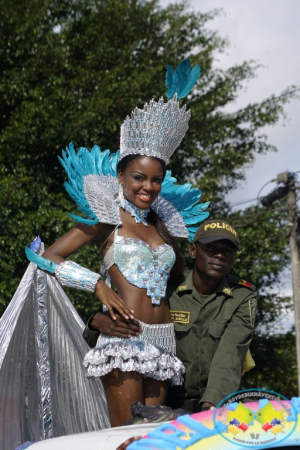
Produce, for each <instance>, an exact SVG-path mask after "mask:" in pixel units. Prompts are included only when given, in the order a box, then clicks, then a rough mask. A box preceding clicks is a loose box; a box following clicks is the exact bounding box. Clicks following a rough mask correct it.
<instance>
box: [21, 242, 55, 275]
mask: <svg viewBox="0 0 300 450" xmlns="http://www.w3.org/2000/svg"><path fill="white" fill-rule="evenodd" d="M25 254H26V256H27V259H28V260H29V261H30V262H33V263H35V264H36V265H37V266H38V268H39V269H41V270H46V271H47V272H50V273H55V268H56V266H57V264H56V263H55V262H53V261H50V259H46V258H43V257H42V256H40V255H38V254H37V253H35V252H34V251H33V250H31V249H30V248H29V247H25Z"/></svg>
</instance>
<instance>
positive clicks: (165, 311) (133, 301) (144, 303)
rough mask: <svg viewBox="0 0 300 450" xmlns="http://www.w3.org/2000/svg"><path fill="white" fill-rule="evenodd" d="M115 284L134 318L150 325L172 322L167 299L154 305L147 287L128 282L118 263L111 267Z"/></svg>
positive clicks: (111, 274) (110, 270)
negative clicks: (143, 287)
mask: <svg viewBox="0 0 300 450" xmlns="http://www.w3.org/2000/svg"><path fill="white" fill-rule="evenodd" d="M109 273H110V276H111V279H112V281H113V284H114V285H115V286H116V288H117V291H118V295H119V296H120V297H121V299H122V300H124V302H125V303H126V304H127V305H128V306H129V307H130V308H131V309H133V311H134V314H133V315H134V318H135V319H137V320H141V321H142V322H145V323H148V324H150V325H153V324H159V323H170V322H171V315H170V311H169V306H168V302H167V299H166V298H164V299H161V303H160V305H153V304H152V302H151V298H150V297H148V296H147V291H146V289H141V288H138V287H136V286H133V285H132V284H130V283H128V281H126V279H125V278H124V277H123V275H122V274H121V273H120V271H119V269H118V268H117V266H116V265H113V266H112V267H111V268H110V269H109Z"/></svg>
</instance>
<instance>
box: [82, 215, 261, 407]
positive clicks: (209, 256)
mask: <svg viewBox="0 0 300 450" xmlns="http://www.w3.org/2000/svg"><path fill="white" fill-rule="evenodd" d="M237 250H239V238H238V234H237V232H236V230H235V229H234V228H233V227H232V226H231V225H229V224H228V223H227V222H225V221H224V220H221V219H217V220H210V221H206V222H204V223H203V224H202V225H201V226H200V227H199V228H198V230H197V231H196V233H195V237H194V240H193V242H192V243H191V244H190V247H189V255H190V257H191V258H192V259H193V260H194V267H193V270H192V271H190V272H188V273H186V276H185V278H184V280H182V282H181V283H180V284H179V285H177V286H169V287H168V292H167V295H168V298H169V306H170V310H171V317H172V321H173V322H174V324H175V333H176V343H177V356H178V357H179V358H180V359H181V360H182V362H183V363H184V365H185V367H186V374H185V381H184V384H183V385H182V386H173V387H170V389H169V393H168V397H167V402H166V403H167V405H168V406H172V407H173V408H174V409H175V408H178V407H183V408H184V409H187V410H188V411H190V412H197V411H201V410H205V409H209V408H211V407H215V406H216V405H217V404H218V403H219V402H220V401H221V400H222V398H224V397H226V396H227V395H229V394H231V393H232V392H235V391H237V390H238V388H239V385H240V381H241V375H242V373H243V370H248V369H249V368H251V363H252V362H253V360H252V361H251V355H250V354H249V353H247V351H248V349H249V345H250V343H251V339H252V333H253V328H254V320H255V313H256V306H257V301H256V291H255V288H254V286H253V285H252V284H251V283H249V282H247V281H245V280H241V279H239V278H237V277H233V276H230V275H229V272H230V270H231V268H232V266H233V263H234V260H235V256H236V251H237ZM98 330H101V332H102V333H105V334H112V335H119V336H120V337H128V336H130V335H133V334H138V333H139V331H140V328H139V323H138V322H135V321H127V322H126V321H123V320H122V319H121V318H119V319H118V320H117V321H112V320H111V319H110V318H109V317H106V319H105V318H104V317H103V316H102V314H101V313H97V314H96V315H95V316H93V317H92V318H91V319H90V321H89V323H88V326H87V328H86V329H85V331H84V337H85V339H86V340H87V342H88V343H89V345H91V346H94V345H95V344H96V339H97V336H98V334H99V331H98ZM246 355H247V358H246ZM245 358H246V361H245ZM245 362H246V364H248V365H249V367H245ZM252 367H253V365H252Z"/></svg>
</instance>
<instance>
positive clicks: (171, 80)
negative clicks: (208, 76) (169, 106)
mask: <svg viewBox="0 0 300 450" xmlns="http://www.w3.org/2000/svg"><path fill="white" fill-rule="evenodd" d="M200 71H201V69H200V66H199V64H197V65H196V66H195V67H193V69H191V64H190V60H189V58H187V59H185V60H184V61H181V63H180V64H179V65H178V66H177V68H176V70H175V71H174V69H173V68H172V67H171V66H167V74H166V86H167V88H168V90H167V97H168V98H169V99H171V98H173V97H174V95H175V94H177V97H178V100H179V99H180V98H184V97H186V96H187V95H188V93H189V92H190V91H191V89H192V87H193V86H194V84H195V83H196V81H197V79H198V77H199V75H200Z"/></svg>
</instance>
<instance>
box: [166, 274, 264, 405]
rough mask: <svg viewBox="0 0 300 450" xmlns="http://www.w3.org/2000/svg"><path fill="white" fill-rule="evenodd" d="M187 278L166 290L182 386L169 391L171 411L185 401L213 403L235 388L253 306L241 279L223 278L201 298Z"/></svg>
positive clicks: (252, 295)
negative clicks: (183, 368) (182, 374)
mask: <svg viewBox="0 0 300 450" xmlns="http://www.w3.org/2000/svg"><path fill="white" fill-rule="evenodd" d="M192 275H193V272H192V271H191V272H190V273H188V274H187V275H186V278H185V280H184V281H183V282H182V283H181V284H180V285H179V286H177V288H175V289H174V288H173V289H172V288H171V289H170V290H169V292H168V297H169V305H170V310H171V315H172V321H173V322H174V324H175V332H176V343H177V356H178V357H179V358H180V359H181V360H182V362H183V363H184V365H185V366H186V374H185V382H184V385H183V386H174V387H171V388H170V390H169V394H168V401H167V404H168V405H169V406H172V407H174V408H175V407H180V406H185V407H188V408H190V406H189V404H188V402H186V404H185V405H183V403H184V400H186V399H193V402H194V403H196V404H197V405H198V404H199V402H200V403H203V402H209V403H212V404H213V405H217V404H218V403H219V402H220V401H221V400H222V398H224V397H226V396H227V395H229V394H230V393H232V392H235V391H237V390H238V388H239V384H240V380H241V375H242V369H243V362H244V359H245V356H246V353H247V350H248V348H249V345H250V342H251V339H252V332H253V328H254V320H255V313H256V306H257V301H256V291H255V288H254V286H253V285H251V284H250V283H248V282H246V281H244V280H240V279H239V278H237V277H233V276H228V277H226V278H223V279H221V281H220V283H219V285H218V287H217V289H216V290H215V292H214V293H213V294H211V295H208V296H201V295H200V294H199V293H198V292H197V291H196V289H195V287H194V286H193V279H192ZM196 410H197V408H195V411H196Z"/></svg>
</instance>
